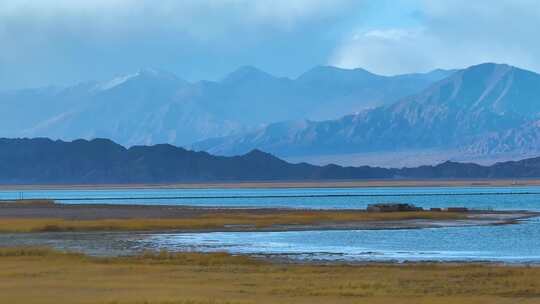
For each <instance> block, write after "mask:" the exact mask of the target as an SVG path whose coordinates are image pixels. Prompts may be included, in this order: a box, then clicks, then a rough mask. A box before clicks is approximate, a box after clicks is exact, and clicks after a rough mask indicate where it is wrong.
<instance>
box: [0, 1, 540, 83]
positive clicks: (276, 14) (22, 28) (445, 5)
mask: <svg viewBox="0 0 540 304" xmlns="http://www.w3.org/2000/svg"><path fill="white" fill-rule="evenodd" d="M539 28H540V2H538V1H537V0H497V1H492V0H491V1H488V0H475V1H465V0H373V1H366V0H268V1H266V0H219V1H218V0H183V1H177V0H93V1H90V0H78V1H72V0H39V1H32V0H2V1H0V89H12V88H23V87H35V86H45V85H50V84H60V85H63V84H71V83H76V82H80V81H87V80H96V79H107V78H110V77H113V76H115V75H119V74H125V73H130V72H133V71H136V70H138V69H140V68H147V67H148V68H158V69H163V70H167V71H171V72H174V73H176V74H177V75H178V76H180V77H182V78H185V79H187V80H191V81H196V80H199V79H219V78H221V77H223V76H224V75H225V74H226V73H228V72H230V71H232V70H234V69H236V68H237V67H239V66H242V65H253V66H256V67H259V68H261V69H263V70H265V71H268V72H270V73H272V74H275V75H278V76H288V77H296V76H297V75H298V74H300V73H302V72H304V71H306V70H308V69H309V68H311V67H313V66H316V65H335V66H339V67H344V68H356V67H362V68H366V69H368V70H370V71H372V72H376V73H380V74H399V73H408V72H421V71H428V70H431V69H434V68H456V67H464V66H468V65H472V64H476V63H480V62H486V61H491V62H504V63H509V64H513V65H517V66H520V67H523V68H527V69H531V70H534V71H540V60H539V59H538V58H540V40H539V39H537V38H536V37H537V30H538V29H539Z"/></svg>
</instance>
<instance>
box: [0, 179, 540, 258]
mask: <svg viewBox="0 0 540 304" xmlns="http://www.w3.org/2000/svg"><path fill="white" fill-rule="evenodd" d="M17 195H18V191H0V198H1V199H9V198H17ZM24 197H25V198H33V197H35V198H44V197H45V198H53V199H57V200H59V201H60V202H70V203H81V204H84V203H95V202H99V203H142V204H178V205H195V206H221V207H238V206H242V207H292V208H316V209H319V208H332V209H340V208H347V209H348V208H365V207H366V205H367V204H369V203H375V202H383V201H392V202H405V203H413V204H416V205H418V206H423V207H447V206H466V207H468V208H476V209H488V208H492V209H496V210H509V209H513V210H516V209H520V210H536V211H540V187H435V188H434V187H426V188H424V187H411V188H356V189H354V188H328V189H319V188H318V189H310V188H302V189H200V190H184V189H177V190H175V189H172V190H170V189H151V190H145V189H121V190H84V191H80V190H54V191H51V190H40V191H24ZM85 198H88V200H86V199H85ZM0 244H2V245H8V246H9V245H20V244H26V245H48V246H52V247H56V248H60V249H69V250H75V251H84V252H87V253H90V254H97V255H116V254H132V253H136V252H140V251H143V250H148V249H150V250H160V249H167V250H173V251H228V252H231V253H236V254H251V255H270V256H274V257H285V258H288V259H293V260H301V261H312V260H315V261H344V262H363V261H398V262H400V261H491V262H504V263H540V218H533V219H529V220H525V221H523V222H522V223H520V224H516V225H505V226H476V227H451V228H434V229H404V230H356V231H296V232H215V233H168V234H158V233H77V234H73V233H46V234H19V235H13V234H12V235H0Z"/></svg>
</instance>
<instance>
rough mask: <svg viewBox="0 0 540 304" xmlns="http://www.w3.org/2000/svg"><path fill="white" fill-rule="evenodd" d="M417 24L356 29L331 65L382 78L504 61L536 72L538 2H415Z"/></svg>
mask: <svg viewBox="0 0 540 304" xmlns="http://www.w3.org/2000/svg"><path fill="white" fill-rule="evenodd" d="M416 18H417V25H415V26H412V27H410V26H409V27H403V28H358V29H356V30H355V31H353V32H352V33H350V34H349V38H346V39H344V41H342V42H341V43H340V44H339V45H338V46H337V47H336V49H335V50H334V52H333V54H332V55H331V57H330V64H334V65H338V66H341V67H358V66H360V67H364V68H367V69H368V70H372V71H375V72H379V73H384V74H396V73H405V72H416V71H421V70H429V69H434V68H456V67H464V66H469V65H473V64H477V63H481V62H503V63H510V64H514V65H517V66H521V67H524V68H528V69H532V70H535V71H540V60H539V59H538V58H540V40H538V39H536V38H534V37H536V36H537V31H538V29H539V28H540V3H539V2H538V1H536V0H517V1H516V0H499V1H490V0H478V1H464V0H451V1H438V0H436V1H422V2H419V6H418V12H417V16H416Z"/></svg>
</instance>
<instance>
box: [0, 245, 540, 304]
mask: <svg viewBox="0 0 540 304" xmlns="http://www.w3.org/2000/svg"><path fill="white" fill-rule="evenodd" d="M0 303H25V304H67V303H69V304H79V303H81V304H90V303H103V304H113V303H114V304H135V303H138V304H143V303H144V304H188V303H189V304H210V303H212V304H225V303H261V304H266V303H280V304H287V303H300V304H303V303H305V304H308V303H309V304H311V303H315V304H317V303H336V304H340V303H347V304H349V303H375V304H377V303H433V304H435V303H486V304H488V303H489V304H503V303H540V268H537V267H522V266H520V267H509V266H497V265H473V264H467V265H452V264H407V265H390V264H370V265H278V264H273V263H269V262H263V261H258V260H253V259H251V258H248V257H243V256H240V257H238V256H230V255H227V254H224V253H215V254H198V253H178V254H171V253H166V252H162V253H157V254H144V255H141V256H135V257H117V258H91V257H87V256H84V255H80V254H68V253H60V252H56V251H53V250H50V249H40V248H4V249H0Z"/></svg>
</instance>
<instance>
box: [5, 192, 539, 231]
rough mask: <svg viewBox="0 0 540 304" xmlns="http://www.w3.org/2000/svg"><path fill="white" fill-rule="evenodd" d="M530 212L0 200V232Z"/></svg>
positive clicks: (361, 223)
mask: <svg viewBox="0 0 540 304" xmlns="http://www.w3.org/2000/svg"><path fill="white" fill-rule="evenodd" d="M538 215H539V214H538V213H537V212H531V211H492V210H468V209H467V208H464V207H449V208H445V209H441V208H431V209H429V210H424V209H423V208H419V207H416V206H414V205H411V204H394V203H384V204H374V205H369V206H368V208H367V209H348V210H308V209H289V208H212V207H192V206H176V205H113V204H58V203H55V202H54V201H51V200H21V201H12V202H4V203H2V204H0V219H1V221H0V232H4V233H7V232H10V233H24V232H27V233H28V232H82V231H163V232H165V231H175V232H214V231H220V232H225V231H301V230H360V229H414V228H436V227H456V226H471V225H503V224H513V223H516V222H518V221H519V220H523V219H526V218H530V217H534V216H538Z"/></svg>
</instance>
